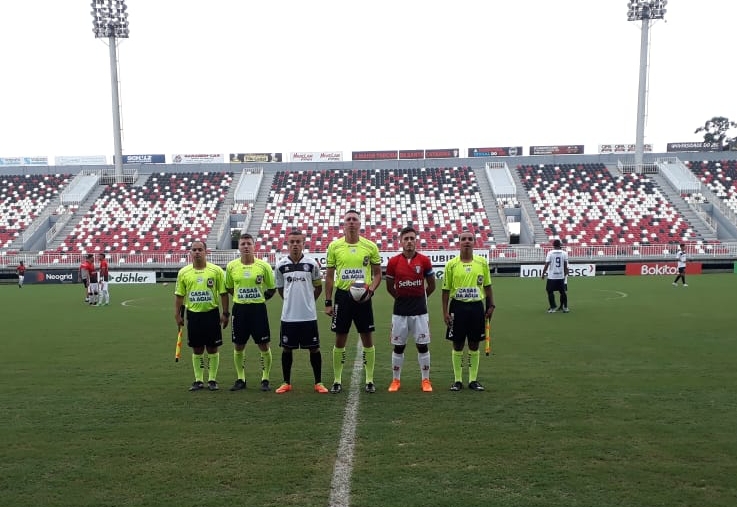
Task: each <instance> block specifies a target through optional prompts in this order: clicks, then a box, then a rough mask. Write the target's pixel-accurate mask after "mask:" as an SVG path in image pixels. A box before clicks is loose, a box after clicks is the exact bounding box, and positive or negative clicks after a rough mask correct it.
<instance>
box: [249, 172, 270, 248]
mask: <svg viewBox="0 0 737 507" xmlns="http://www.w3.org/2000/svg"><path fill="white" fill-rule="evenodd" d="M275 175H276V173H273V172H264V178H263V179H262V180H261V186H260V187H259V189H258V194H256V202H254V203H253V212H252V214H251V222H250V223H249V224H248V227H246V230H245V232H247V233H248V234H250V235H251V236H253V237H254V238H258V237H259V232H260V231H261V222H263V221H264V215H265V214H266V205H267V204H268V200H269V193H271V184H272V183H273V182H274V176H275Z"/></svg>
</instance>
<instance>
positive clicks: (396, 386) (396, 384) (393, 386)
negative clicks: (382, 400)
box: [389, 378, 401, 393]
mask: <svg viewBox="0 0 737 507" xmlns="http://www.w3.org/2000/svg"><path fill="white" fill-rule="evenodd" d="M400 385H401V383H400V382H399V379H398V378H395V379H394V380H392V383H391V384H389V392H390V393H396V392H397V391H399V387H400Z"/></svg>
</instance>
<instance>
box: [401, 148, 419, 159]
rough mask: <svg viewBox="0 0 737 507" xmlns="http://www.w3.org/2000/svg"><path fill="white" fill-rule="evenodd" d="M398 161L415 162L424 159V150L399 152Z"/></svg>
mask: <svg viewBox="0 0 737 507" xmlns="http://www.w3.org/2000/svg"><path fill="white" fill-rule="evenodd" d="M399 158H400V160H415V159H421V158H425V150H399Z"/></svg>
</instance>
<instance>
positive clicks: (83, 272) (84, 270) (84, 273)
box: [79, 255, 95, 303]
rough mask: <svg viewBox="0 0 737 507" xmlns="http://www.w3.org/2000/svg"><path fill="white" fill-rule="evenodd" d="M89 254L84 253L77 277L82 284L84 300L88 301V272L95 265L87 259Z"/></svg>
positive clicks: (92, 269) (93, 268)
mask: <svg viewBox="0 0 737 507" xmlns="http://www.w3.org/2000/svg"><path fill="white" fill-rule="evenodd" d="M89 257H90V256H89V255H85V256H84V259H82V263H81V264H80V265H79V279H80V281H81V282H82V285H84V302H85V303H89V302H90V273H91V272H92V271H94V270H95V266H94V265H93V264H92V263H91V262H90V261H89Z"/></svg>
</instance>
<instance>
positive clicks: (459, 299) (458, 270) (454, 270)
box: [442, 231, 495, 391]
mask: <svg viewBox="0 0 737 507" xmlns="http://www.w3.org/2000/svg"><path fill="white" fill-rule="evenodd" d="M459 241H460V244H461V251H460V254H459V255H458V256H457V257H454V258H452V259H451V260H449V261H448V263H447V264H446V265H445V273H444V274H443V292H442V301H443V319H444V320H445V325H446V326H448V328H447V331H446V334H445V338H446V339H447V340H450V341H452V342H453V352H452V355H451V359H452V362H453V375H454V377H455V380H454V382H453V384H452V385H451V386H450V390H451V391H460V390H461V389H463V349H464V346H465V343H466V340H468V356H469V367H468V388H469V389H471V390H473V391H483V390H484V386H482V385H481V383H480V382H479V381H478V373H479V359H480V356H481V352H480V351H479V344H480V343H481V342H482V341H483V340H484V338H485V328H486V322H485V320H486V319H491V316H492V315H494V308H495V305H494V296H493V293H492V290H491V272H490V271H489V263H488V262H487V260H486V259H484V258H483V257H482V256H480V255H474V253H473V245H474V242H475V241H476V238H475V237H474V235H473V233H471V232H469V231H463V232H462V233H461V235H460V238H459Z"/></svg>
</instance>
